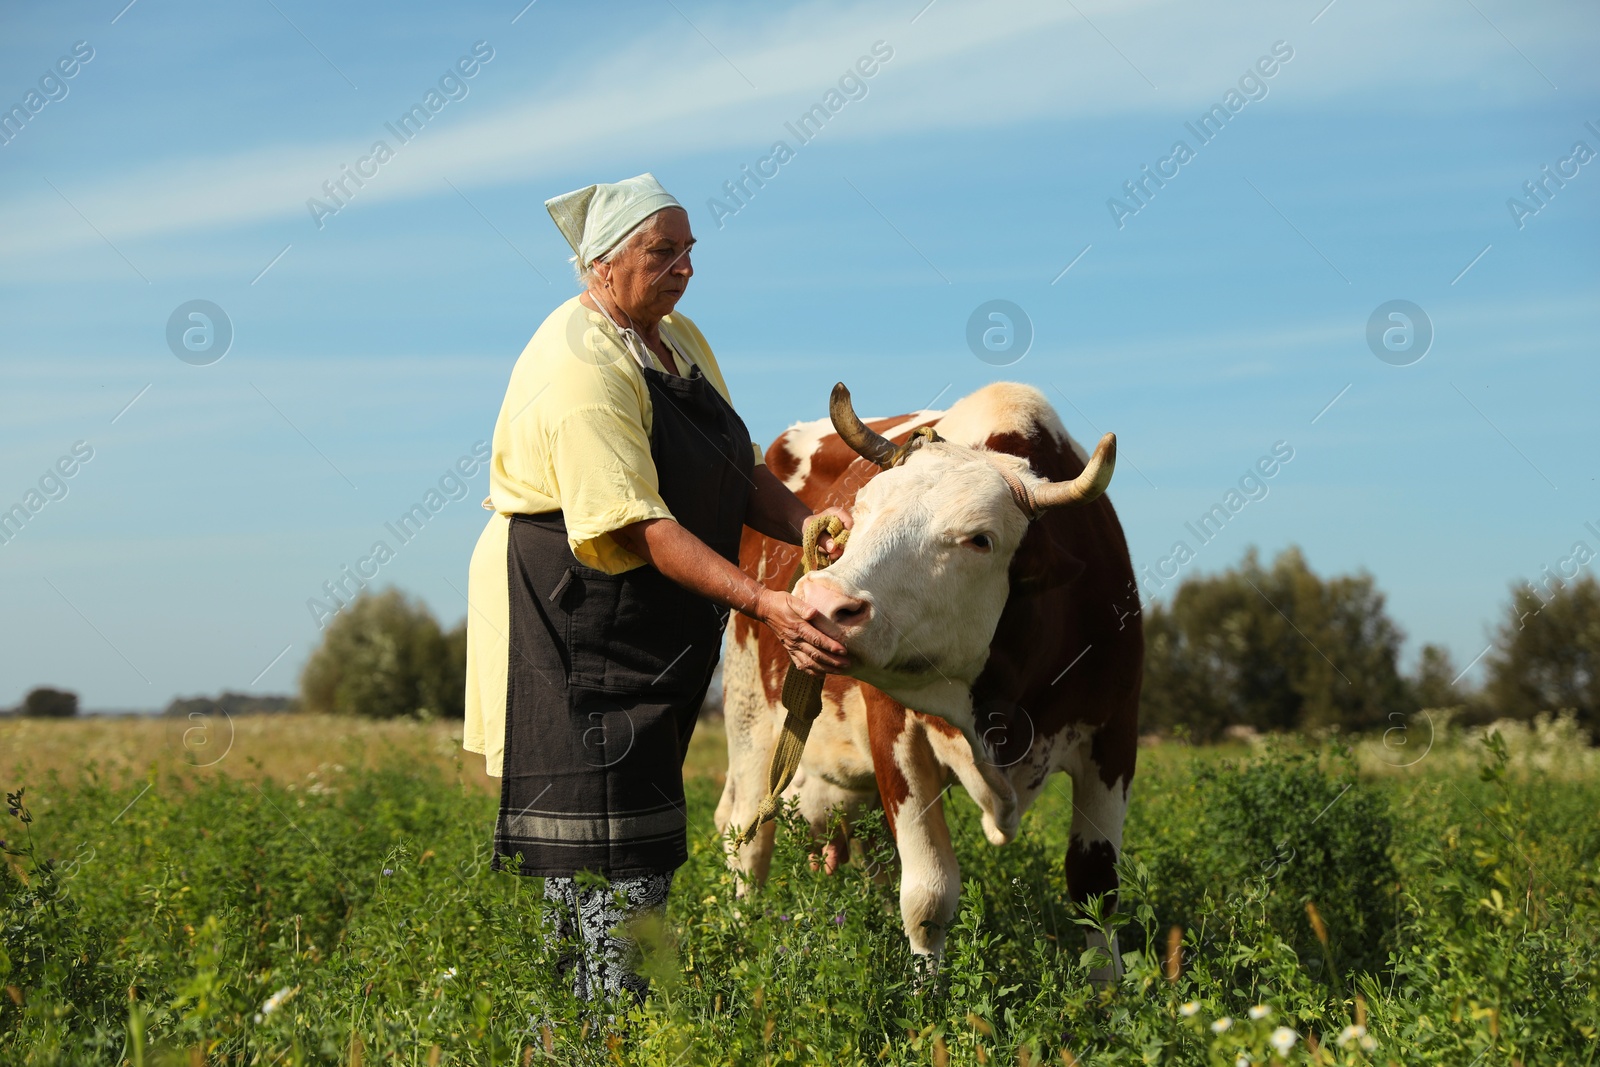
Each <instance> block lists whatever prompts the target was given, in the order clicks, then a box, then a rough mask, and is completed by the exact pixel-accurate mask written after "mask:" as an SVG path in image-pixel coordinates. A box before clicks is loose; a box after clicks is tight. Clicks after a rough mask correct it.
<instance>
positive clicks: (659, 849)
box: [494, 368, 754, 877]
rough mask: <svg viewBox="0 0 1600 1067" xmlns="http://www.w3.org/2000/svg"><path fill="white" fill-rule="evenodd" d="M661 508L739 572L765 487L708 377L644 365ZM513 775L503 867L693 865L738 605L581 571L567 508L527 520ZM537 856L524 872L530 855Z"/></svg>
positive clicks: (514, 592)
mask: <svg viewBox="0 0 1600 1067" xmlns="http://www.w3.org/2000/svg"><path fill="white" fill-rule="evenodd" d="M641 373H642V374H643V375H644V379H645V384H646V385H647V386H648V387H649V390H650V402H651V405H652V416H651V430H650V454H651V457H652V458H653V459H654V460H655V466H656V474H657V476H658V478H659V481H660V490H661V498H662V500H663V501H664V502H665V503H666V505H667V508H668V510H670V511H671V512H672V515H673V518H674V519H676V520H677V521H678V523H679V524H681V525H682V526H683V527H684V528H685V529H687V530H688V531H689V532H690V533H692V534H694V535H695V536H696V537H698V538H700V540H702V541H704V542H705V543H706V544H708V545H710V546H711V548H712V549H713V550H714V551H716V552H718V553H719V554H721V555H722V557H723V558H725V559H727V560H729V561H730V562H732V563H734V564H735V565H737V564H738V561H739V538H740V535H741V534H742V532H743V527H744V516H745V507H746V504H747V503H748V501H749V495H750V490H751V488H752V486H753V484H754V483H753V482H752V481H751V471H752V468H753V466H754V461H753V458H752V455H751V450H750V434H749V432H748V431H747V430H746V429H745V425H744V421H743V420H742V419H740V418H739V416H738V414H737V413H736V412H734V410H733V408H732V407H731V406H729V404H728V403H727V401H725V400H723V399H722V395H721V394H720V393H718V392H717V391H716V389H715V388H713V387H712V385H711V383H710V382H709V381H707V380H706V379H705V377H704V376H702V375H701V374H700V373H699V370H698V368H695V369H693V370H692V371H691V375H692V376H690V377H680V376H678V375H674V374H665V373H663V372H661V371H658V370H655V369H653V368H642V369H641ZM506 571H507V575H508V580H509V585H510V594H511V612H510V626H511V632H510V634H509V635H508V637H509V644H510V654H509V662H508V665H507V671H508V676H507V679H506V737H505V764H504V768H503V776H502V778H501V783H500V815H499V818H498V819H497V820H496V825H495V842H494V844H495V859H494V866H495V868H496V869H499V870H512V871H515V872H517V873H519V874H526V875H536V876H550V875H557V876H571V875H574V874H576V873H577V872H578V871H583V870H587V871H594V872H597V873H600V874H604V875H607V876H608V877H620V876H625V875H637V874H644V873H649V872H656V871H671V870H676V869H677V868H678V867H680V866H682V865H683V863H684V862H685V861H686V860H687V859H688V858H689V853H688V829H687V827H688V821H687V815H686V810H685V807H684V798H683V759H684V756H685V754H686V753H687V752H688V750H689V738H690V736H691V735H692V734H693V733H694V726H695V720H696V719H697V718H698V717H699V713H700V705H701V703H702V702H703V701H704V700H705V695H706V689H707V687H708V686H709V685H710V682H711V674H712V671H713V670H715V668H716V665H717V658H718V656H719V655H720V653H721V649H722V631H723V627H724V626H725V625H726V623H727V618H728V613H727V611H726V609H723V608H719V607H718V606H717V605H715V604H713V603H711V602H710V601H709V600H705V599H703V598H701V597H699V596H697V595H695V594H694V593H691V592H689V591H688V590H686V589H684V588H683V587H682V586H680V585H678V584H676V583H675V582H673V581H672V580H671V579H669V578H667V577H666V576H665V575H663V574H662V573H661V572H660V571H658V570H656V569H655V568H654V567H652V566H649V565H646V566H643V567H637V568H635V569H633V570H631V571H627V572H626V573H623V574H606V573H605V572H603V571H598V570H595V569H593V568H591V567H586V566H584V565H582V564H580V563H578V562H577V561H576V560H575V559H574V558H573V556H572V552H571V550H570V549H569V548H568V545H567V535H566V524H565V522H564V521H563V518H562V515H561V512H559V511H551V512H544V513H542V514H538V515H513V516H511V525H510V538H509V544H508V546H507V556H506ZM518 854H520V855H521V863H520V865H519V864H518V862H517V860H516V857H517V855H518Z"/></svg>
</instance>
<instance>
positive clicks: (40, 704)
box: [20, 685, 78, 719]
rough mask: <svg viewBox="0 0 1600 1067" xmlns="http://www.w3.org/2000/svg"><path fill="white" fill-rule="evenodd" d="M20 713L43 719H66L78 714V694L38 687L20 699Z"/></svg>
mask: <svg viewBox="0 0 1600 1067" xmlns="http://www.w3.org/2000/svg"><path fill="white" fill-rule="evenodd" d="M20 710H21V712H22V714H24V715H31V716H35V717H37V718H45V719H66V718H71V717H72V716H74V715H76V714H78V694H77V693H74V692H71V691H69V690H66V689H51V688H50V687H49V686H43V685H41V686H39V687H38V688H37V689H33V690H30V691H29V693H28V695H27V696H25V697H23V698H22V707H21V709H20Z"/></svg>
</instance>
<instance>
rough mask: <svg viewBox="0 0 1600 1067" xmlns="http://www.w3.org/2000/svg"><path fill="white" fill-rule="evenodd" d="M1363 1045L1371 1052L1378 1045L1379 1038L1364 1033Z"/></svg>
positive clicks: (1362, 1036)
mask: <svg viewBox="0 0 1600 1067" xmlns="http://www.w3.org/2000/svg"><path fill="white" fill-rule="evenodd" d="M1361 1047H1362V1048H1364V1049H1366V1050H1367V1051H1368V1052H1371V1051H1372V1050H1373V1049H1375V1048H1377V1047H1378V1042H1377V1040H1376V1039H1375V1038H1373V1037H1372V1035H1370V1034H1362V1035H1361Z"/></svg>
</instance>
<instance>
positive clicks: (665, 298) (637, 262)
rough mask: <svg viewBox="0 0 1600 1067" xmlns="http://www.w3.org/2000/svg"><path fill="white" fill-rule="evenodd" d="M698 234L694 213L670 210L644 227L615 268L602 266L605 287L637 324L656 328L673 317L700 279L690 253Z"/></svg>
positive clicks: (599, 273)
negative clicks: (693, 223) (658, 322)
mask: <svg viewBox="0 0 1600 1067" xmlns="http://www.w3.org/2000/svg"><path fill="white" fill-rule="evenodd" d="M693 246H694V234H693V233H692V232H690V230H689V213H688V212H687V211H685V210H684V209H683V208H681V207H669V208H665V209H663V210H661V211H658V212H656V213H655V214H654V215H651V216H650V217H649V218H648V219H645V220H644V222H642V223H640V225H639V229H638V230H637V231H636V232H635V233H634V236H633V239H632V240H631V241H629V242H628V246H627V247H626V248H624V249H623V250H622V252H621V254H619V255H617V256H615V257H614V258H613V259H612V260H611V262H609V263H596V264H595V267H594V271H595V275H596V276H597V277H598V278H599V279H600V282H601V287H602V288H604V289H605V291H606V295H607V296H609V297H610V298H611V299H612V301H614V302H615V303H616V305H617V306H618V307H619V308H621V309H622V311H623V312H624V313H625V314H626V315H627V316H628V317H629V318H630V319H633V320H634V321H636V322H638V321H645V322H654V321H656V320H658V319H660V318H661V316H663V315H667V314H670V313H671V311H672V309H673V307H674V306H676V305H677V303H678V298H679V297H681V296H683V291H684V289H685V288H687V287H688V285H689V279H690V278H691V277H693V276H694V267H693V266H692V265H691V264H690V262H689V249H690V248H692V247H693Z"/></svg>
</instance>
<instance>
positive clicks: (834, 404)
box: [828, 382, 895, 467]
mask: <svg viewBox="0 0 1600 1067" xmlns="http://www.w3.org/2000/svg"><path fill="white" fill-rule="evenodd" d="M828 418H830V419H832V420H833V428H834V430H835V431H837V432H838V434H839V439H840V440H841V441H843V442H844V443H845V444H847V445H849V446H850V447H851V448H853V449H855V450H856V454H857V455H859V456H861V457H862V458H863V459H870V460H871V461H872V462H874V463H876V464H877V465H878V466H880V467H887V466H889V461H890V460H891V459H893V458H894V453H895V447H894V442H893V441H891V440H889V439H888V438H887V437H885V436H883V435H882V434H880V433H876V432H874V431H873V430H871V429H869V428H868V427H867V424H866V423H864V422H862V421H861V419H860V418H859V417H857V415H856V409H855V408H854V407H852V406H851V404H850V390H848V389H846V388H845V387H844V383H843V382H839V383H837V384H836V385H834V387H833V394H832V395H831V396H829V397H828Z"/></svg>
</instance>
